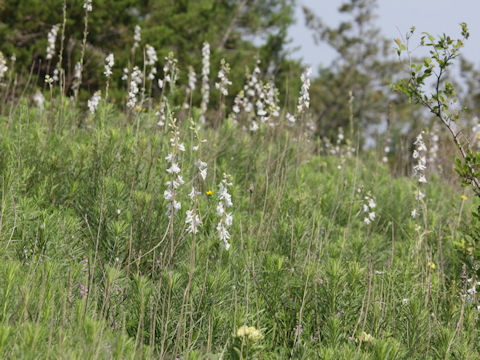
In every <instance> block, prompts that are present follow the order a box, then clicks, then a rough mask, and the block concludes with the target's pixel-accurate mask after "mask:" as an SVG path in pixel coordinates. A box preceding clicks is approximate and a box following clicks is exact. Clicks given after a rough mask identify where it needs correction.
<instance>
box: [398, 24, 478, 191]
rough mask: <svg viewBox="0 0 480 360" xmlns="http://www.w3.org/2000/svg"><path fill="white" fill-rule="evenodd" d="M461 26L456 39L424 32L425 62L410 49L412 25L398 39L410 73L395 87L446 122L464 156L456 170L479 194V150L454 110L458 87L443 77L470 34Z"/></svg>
mask: <svg viewBox="0 0 480 360" xmlns="http://www.w3.org/2000/svg"><path fill="white" fill-rule="evenodd" d="M460 26H461V38H460V39H453V38H451V37H450V36H448V35H445V34H443V35H441V36H438V37H437V38H435V37H434V36H432V35H430V34H429V33H426V32H424V33H422V37H421V40H420V44H419V47H426V48H428V51H429V56H427V57H425V58H424V59H423V62H418V63H415V62H413V61H412V58H411V53H412V52H411V51H410V50H409V40H410V39H411V37H412V35H413V34H414V32H415V27H412V28H411V29H410V31H409V32H408V33H407V35H406V37H405V39H403V40H402V39H395V43H396V45H397V48H396V51H397V54H398V56H399V57H401V56H402V53H404V52H406V53H407V56H408V60H409V61H408V63H409V74H410V77H409V78H408V79H402V80H400V81H398V82H396V83H395V84H393V89H394V90H397V91H400V92H402V93H404V94H405V95H407V96H408V98H409V100H410V102H412V101H413V102H415V103H417V104H421V105H423V106H424V107H425V108H427V109H428V110H429V111H430V112H431V113H432V114H434V115H435V116H436V117H437V118H438V119H439V120H440V121H441V122H442V123H443V124H444V125H445V127H446V128H447V129H448V131H449V132H450V134H451V136H452V139H453V141H454V143H455V145H456V147H457V149H458V150H459V152H460V154H461V159H459V158H457V159H456V163H457V169H456V170H457V172H458V174H459V175H460V177H461V178H462V183H463V184H464V185H472V186H473V189H474V191H475V193H476V194H477V195H479V196H480V181H479V179H478V178H477V175H476V174H477V170H478V169H479V167H480V154H478V153H477V152H475V151H473V150H472V149H471V147H470V144H469V142H468V140H467V138H466V137H465V136H464V135H463V133H462V131H461V129H460V127H459V126H458V124H457V121H458V119H459V116H460V112H459V111H453V110H452V106H453V104H454V103H456V102H457V98H456V90H455V87H454V86H453V85H452V84H451V83H450V82H449V81H447V80H444V77H445V75H446V72H447V69H448V68H449V66H451V65H452V64H453V61H454V60H455V59H456V58H457V57H458V56H459V55H460V49H461V48H462V47H463V46H464V42H465V40H467V39H468V38H469V36H470V34H469V31H468V27H467V24H466V23H461V24H460ZM432 80H433V85H434V89H433V91H432V92H427V91H426V90H425V88H426V85H427V81H432Z"/></svg>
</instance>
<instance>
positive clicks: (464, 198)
mask: <svg viewBox="0 0 480 360" xmlns="http://www.w3.org/2000/svg"><path fill="white" fill-rule="evenodd" d="M460 198H461V199H462V200H463V201H467V200H468V197H467V196H466V195H462V196H460Z"/></svg>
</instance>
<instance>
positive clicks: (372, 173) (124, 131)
mask: <svg viewBox="0 0 480 360" xmlns="http://www.w3.org/2000/svg"><path fill="white" fill-rule="evenodd" d="M53 101H56V100H55V99H53ZM63 101H64V104H63V107H62V105H58V104H53V103H46V104H45V110H43V111H41V110H39V109H38V108H35V107H32V106H29V104H28V102H27V101H22V102H20V104H19V106H17V107H15V108H14V110H13V111H12V113H11V114H10V116H8V117H2V118H0V128H1V129H2V131H1V133H0V191H1V211H0V257H1V261H0V274H1V275H0V294H1V296H0V354H1V357H2V358H65V359H73V358H84V359H85V358H98V359H110V358H119V359H120V358H164V359H175V358H184V359H216V358H226V359H227V358H232V359H239V358H243V359H247V358H251V359H257V358H263V359H286V358H295V359H314V358H321V359H351V358H371V359H406V358H431V359H433V358H445V357H448V356H452V357H454V358H472V359H473V358H477V357H479V356H480V349H479V346H478V344H479V342H478V330H477V327H478V326H477V321H478V310H477V303H478V302H477V298H476V295H475V293H474V292H473V291H470V292H467V289H471V288H472V285H473V283H472V281H473V282H475V281H476V279H475V278H473V279H472V280H470V282H468V281H467V278H471V277H472V275H473V273H472V269H471V268H469V267H466V268H464V269H463V270H462V259H463V258H462V257H461V256H460V255H459V253H458V251H457V249H456V247H455V245H454V244H455V242H459V241H460V240H461V237H460V235H459V232H458V230H457V228H458V224H459V222H460V218H461V217H462V212H468V209H467V208H468V207H469V200H462V199H461V198H460V195H461V194H460V193H458V192H456V191H453V190H452V188H451V187H449V186H447V185H445V184H443V183H442V180H441V178H440V177H438V176H436V175H433V174H430V175H429V183H428V188H426V189H425V191H426V199H425V204H424V206H423V209H424V211H423V213H422V217H421V218H417V219H413V218H412V217H411V215H410V212H411V210H412V209H413V208H414V207H415V206H416V200H415V197H414V192H415V188H416V185H415V182H413V181H412V180H410V179H408V178H392V177H391V176H390V173H389V171H388V168H387V167H386V166H385V165H381V163H380V162H379V161H378V155H377V154H375V153H370V152H362V153H358V154H357V153H355V152H353V153H350V151H349V150H348V148H347V146H346V145H344V144H341V145H340V149H339V152H338V153H337V154H336V155H325V154H324V149H323V147H321V146H320V145H317V144H315V143H313V142H311V141H310V140H309V139H308V138H306V137H304V136H303V135H299V133H298V132H297V131H296V130H295V129H284V127H283V126H282V127H279V128H275V129H273V128H270V127H268V126H265V127H261V128H260V129H259V131H257V132H249V131H247V130H242V128H241V127H240V126H237V125H235V124H234V123H233V122H231V121H230V120H225V121H222V122H220V123H219V124H216V126H217V128H214V127H204V128H198V127H197V126H196V124H195V122H193V120H189V118H187V117H185V118H183V119H180V120H179V121H176V122H175V123H173V121H171V120H172V119H170V121H169V126H164V127H159V126H158V125H157V119H156V116H155V110H154V109H152V110H150V109H147V110H146V111H142V109H140V110H138V111H133V112H131V113H128V114H126V113H123V112H120V111H118V110H117V109H116V108H114V107H113V106H110V105H109V106H107V107H105V105H104V104H100V107H99V109H98V110H97V112H96V115H85V114H83V113H82V111H81V110H80V109H79V108H78V107H77V106H76V105H75V104H74V103H70V100H68V99H64V100H63ZM51 104H53V105H51ZM60 108H62V111H59V110H56V109H60ZM194 118H195V116H194ZM175 133H177V134H178V135H177V136H178V139H179V140H178V141H179V142H180V143H182V145H183V146H184V148H185V151H181V152H179V153H176V154H175V157H174V159H175V158H176V161H177V163H178V165H179V167H180V174H181V175H182V178H183V181H184V184H181V185H180V186H179V187H178V188H177V190H176V200H178V201H181V203H182V208H181V209H180V210H179V211H177V212H176V214H175V215H173V214H172V213H171V212H170V213H167V208H168V205H169V201H168V200H165V197H164V191H165V190H166V188H167V185H166V181H167V180H169V179H171V173H169V172H168V171H167V170H168V169H169V166H170V165H169V162H168V161H166V160H165V158H166V157H167V155H168V154H169V153H171V151H172V144H171V142H170V139H171V138H173V137H175ZM204 139H205V140H206V141H202V140H204ZM199 144H200V146H199V148H198V150H196V146H198V145H199ZM199 159H202V160H203V161H204V162H206V164H207V169H208V172H207V176H206V179H205V180H204V181H203V179H200V177H199V176H198V175H197V172H198V166H197V165H196V163H197V162H198V160H199ZM197 164H198V163H197ZM224 174H227V175H225V176H226V177H225V179H227V180H226V182H230V183H231V184H232V185H231V186H228V187H227V188H228V193H230V194H231V196H232V203H233V205H232V206H231V207H227V208H226V210H227V211H228V212H231V216H232V217H233V223H232V225H231V226H230V227H229V228H228V231H229V233H230V235H231V237H230V239H229V240H228V241H229V244H230V248H229V249H228V250H227V248H226V247H225V244H224V242H223V241H221V240H220V239H219V236H218V231H217V230H218V228H217V224H218V222H219V212H218V203H219V202H220V201H221V200H222V196H224V193H222V191H221V188H220V187H219V185H220V183H222V179H224ZM192 186H193V187H194V190H195V191H196V192H198V193H197V195H196V196H195V197H194V199H195V200H191V199H190V198H189V196H188V194H189V193H190V191H191V189H192ZM366 197H368V198H369V199H371V200H372V201H373V202H374V204H373V205H372V204H371V203H370V204H368V206H369V209H370V211H373V212H374V213H375V215H374V216H373V217H374V219H373V220H372V221H370V223H369V224H367V222H369V221H366V220H365V219H366V216H368V214H367V213H365V205H366ZM192 206H194V209H195V211H196V212H197V213H198V215H199V220H200V221H201V223H202V224H201V226H199V232H198V233H196V234H195V233H192V232H189V231H188V225H187V224H186V210H187V209H189V208H192Z"/></svg>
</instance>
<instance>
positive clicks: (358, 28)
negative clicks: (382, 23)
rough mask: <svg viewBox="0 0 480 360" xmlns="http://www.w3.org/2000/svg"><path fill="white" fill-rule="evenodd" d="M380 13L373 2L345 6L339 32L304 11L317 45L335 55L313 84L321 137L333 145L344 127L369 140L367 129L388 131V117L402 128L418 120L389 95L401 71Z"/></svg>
mask: <svg viewBox="0 0 480 360" xmlns="http://www.w3.org/2000/svg"><path fill="white" fill-rule="evenodd" d="M376 7H377V3H376V1H374V0H349V1H344V2H342V5H340V6H339V9H338V12H339V14H341V16H342V18H346V20H345V21H342V22H341V23H340V24H338V25H337V26H330V25H327V24H325V23H324V22H323V21H322V19H321V18H320V17H318V16H316V15H315V14H314V13H313V12H312V11H311V10H310V9H308V8H307V7H304V8H303V10H304V13H305V18H306V24H307V26H308V27H309V28H310V29H311V30H312V31H313V35H314V39H315V40H316V42H318V43H319V42H324V43H326V44H327V45H329V46H330V47H331V48H332V49H333V50H335V53H336V54H337V57H336V58H335V60H334V61H332V63H331V64H328V65H327V66H323V67H321V68H320V69H319V76H318V77H317V78H316V79H314V80H313V81H312V89H311V92H312V98H314V99H315V101H312V111H313V113H314V114H315V118H316V119H317V135H319V136H320V137H329V138H330V139H333V138H334V136H335V135H336V133H337V132H338V129H339V128H340V127H341V128H343V129H345V130H346V135H347V137H350V138H353V139H355V135H353V134H354V133H355V132H357V131H358V132H360V133H361V134H362V135H364V136H368V128H369V127H372V125H374V124H379V123H382V122H383V123H384V124H382V125H387V127H388V128H390V126H391V120H392V119H391V118H390V117H389V115H387V119H385V114H386V113H390V112H391V113H393V114H395V117H396V121H395V123H396V124H395V126H397V127H398V128H399V127H401V126H403V123H405V122H409V123H415V121H412V119H415V120H419V116H418V114H417V111H416V110H417V109H415V108H412V107H407V106H406V105H407V104H406V102H405V101H403V100H402V98H401V97H398V96H395V94H392V93H391V91H390V90H389V85H390V84H391V83H392V81H393V77H394V75H395V74H397V73H398V72H399V71H400V65H399V64H398V62H397V61H394V60H392V57H391V44H390V40H388V39H386V38H385V37H383V36H382V34H381V32H380V30H379V29H378V28H377V27H376V25H375V21H374V20H375V16H376V14H375V11H376ZM353 119H354V120H353ZM385 122H386V124H385Z"/></svg>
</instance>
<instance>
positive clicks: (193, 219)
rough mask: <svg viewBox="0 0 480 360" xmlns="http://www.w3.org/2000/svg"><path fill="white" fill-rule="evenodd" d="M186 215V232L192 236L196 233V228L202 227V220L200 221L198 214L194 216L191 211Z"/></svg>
mask: <svg viewBox="0 0 480 360" xmlns="http://www.w3.org/2000/svg"><path fill="white" fill-rule="evenodd" d="M186 214H187V217H186V219H185V223H186V224H187V225H188V227H187V231H188V232H189V233H194V234H196V233H198V227H199V226H201V225H202V220H200V218H199V217H198V214H195V213H194V212H193V210H187V211H186Z"/></svg>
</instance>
